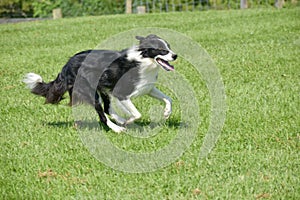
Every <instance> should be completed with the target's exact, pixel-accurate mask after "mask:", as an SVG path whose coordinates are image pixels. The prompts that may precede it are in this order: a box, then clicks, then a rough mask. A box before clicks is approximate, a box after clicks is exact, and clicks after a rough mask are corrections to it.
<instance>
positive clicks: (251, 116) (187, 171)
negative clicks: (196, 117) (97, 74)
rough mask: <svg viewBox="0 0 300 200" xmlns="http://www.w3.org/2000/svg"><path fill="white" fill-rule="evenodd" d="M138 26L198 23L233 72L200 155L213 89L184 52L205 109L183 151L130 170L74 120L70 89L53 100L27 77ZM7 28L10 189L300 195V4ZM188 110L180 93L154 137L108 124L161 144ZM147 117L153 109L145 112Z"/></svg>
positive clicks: (31, 195) (117, 194) (53, 194)
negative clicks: (31, 87)
mask: <svg viewBox="0 0 300 200" xmlns="http://www.w3.org/2000/svg"><path fill="white" fill-rule="evenodd" d="M139 27H161V28H168V29H172V30H175V31H178V32H181V33H183V34H185V35H187V36H188V37H190V38H192V39H193V40H194V41H196V42H198V43H199V44H200V45H201V46H202V47H203V48H204V49H206V51H207V52H208V53H209V55H210V56H211V57H212V59H213V60H214V62H215V63H216V66H217V67H218V69H219V71H220V73H221V75H222V78H223V81H224V85H225V91H226V101H227V108H228V109H227V114H226V122H225V125H224V127H223V130H222V133H221V136H220V138H219V140H218V142H217V144H216V146H215V148H214V150H213V151H212V153H211V154H210V155H209V156H208V157H207V159H205V160H204V161H203V162H202V163H201V165H200V166H198V165H197V158H198V154H199V149H200V147H201V144H202V142H203V137H204V135H205V133H206V131H207V129H208V126H209V117H210V105H211V100H210V98H209V92H208V90H207V88H206V87H205V83H204V81H199V82H198V79H199V77H198V76H193V74H194V73H193V72H192V71H189V70H186V68H185V63H184V61H180V59H179V60H178V61H176V70H177V71H178V72H179V73H181V74H183V75H184V76H185V77H186V79H187V80H188V81H189V82H190V83H191V85H192V87H193V89H194V90H195V91H196V92H195V93H196V96H197V99H198V101H199V111H200V114H201V118H202V119H203V121H202V123H201V124H200V126H199V128H198V132H197V138H196V139H195V140H194V142H193V143H192V144H191V146H190V147H189V148H188V149H187V150H186V151H185V153H184V154H183V156H181V157H180V158H178V159H177V160H176V162H174V163H173V164H170V165H169V166H167V167H164V168H162V169H158V170H157V171H155V172H150V173H139V174H134V173H126V172H120V171H116V170H113V169H111V168H110V167H107V166H105V165H104V164H102V163H100V162H98V161H97V160H96V159H95V158H94V157H93V156H92V155H91V154H90V152H89V151H88V150H87V148H86V147H85V146H84V145H83V143H82V141H81V139H80V137H79V134H78V131H77V130H76V129H75V128H74V127H73V120H74V119H73V115H72V109H71V108H70V107H67V106H66V104H67V101H66V100H64V101H62V103H61V104H60V105H58V106H53V105H44V100H43V99H42V98H39V97H36V96H33V95H32V94H30V92H29V91H28V90H27V89H26V88H25V86H24V85H23V83H22V78H23V76H24V74H25V73H28V72H36V73H38V74H40V75H42V76H43V78H44V80H46V81H49V80H52V79H54V78H55V76H56V75H57V73H58V72H59V71H60V69H61V67H62V66H63V65H64V64H65V62H66V61H67V59H68V58H69V57H70V56H72V55H73V54H75V53H76V52H79V51H82V50H85V49H90V48H94V47H96V46H97V45H98V44H99V43H100V42H101V41H103V40H104V39H106V38H109V37H110V36H111V35H114V34H117V33H120V32H122V31H126V30H131V29H133V28H139ZM0 35H1V37H0V46H1V48H0V88H1V89H0V96H1V101H0V113H1V115H0V123H1V124H0V132H1V141H0V142H1V143H0V145H1V164H0V167H1V170H0V195H1V199H48V198H49V199H300V181H299V180H300V176H299V174H300V160H299V150H300V145H299V142H300V141H299V140H300V124H299V110H300V102H299V92H300V87H299V80H300V66H299V64H300V56H299V55H300V9H299V8H294V9H282V10H275V9H266V10H265V9H262V10H254V9H253V10H245V11H207V12H193V13H190V12H188V13H187V12H183V13H168V14H151V15H119V16H101V17H83V18H75V19H61V20H55V21H54V20H49V21H41V22H29V23H17V24H4V25H0ZM200 78H201V77H200ZM178 84H180V81H179V82H178ZM149 101H150V103H149ZM136 103H137V106H138V107H139V108H140V109H141V112H142V113H147V109H148V106H149V104H155V101H153V102H152V100H148V99H146V98H144V97H143V98H141V99H140V100H136ZM157 105H159V104H158V103H157ZM179 117H180V110H179V108H178V106H176V99H175V101H174V115H172V117H171V122H166V123H167V124H168V123H169V126H166V127H165V131H163V133H164V134H159V135H158V136H155V137H152V138H149V140H150V142H149V141H148V142H143V141H144V140H143V141H141V140H137V139H136V138H133V137H131V136H130V135H126V134H115V133H113V132H111V131H107V132H106V133H105V134H106V135H107V137H108V138H110V139H111V140H112V141H113V142H114V143H115V145H116V146H120V148H123V149H126V150H131V151H148V150H155V149H156V148H161V147H163V146H164V145H166V144H167V143H168V141H169V140H170V139H172V138H173V137H174V136H173V135H172V132H173V131H176V129H177V128H178V127H176V125H174V124H173V125H174V126H172V122H174V123H176V122H178V118H179ZM148 121H149V116H147V114H145V116H144V118H143V119H142V121H141V122H140V123H141V124H147V122H148ZM170 124H171V125H170Z"/></svg>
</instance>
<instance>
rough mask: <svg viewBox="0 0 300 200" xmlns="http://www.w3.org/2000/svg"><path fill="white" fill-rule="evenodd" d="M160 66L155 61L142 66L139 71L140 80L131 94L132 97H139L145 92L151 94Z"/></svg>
mask: <svg viewBox="0 0 300 200" xmlns="http://www.w3.org/2000/svg"><path fill="white" fill-rule="evenodd" d="M158 70H159V67H158V66H157V65H156V64H155V63H151V65H148V66H142V67H141V69H140V71H139V76H140V77H139V82H137V84H136V86H135V88H136V89H135V91H134V92H133V93H132V94H131V95H130V96H131V97H137V96H141V95H145V94H149V93H150V91H151V90H152V89H153V87H154V84H155V82H156V80H157V76H158Z"/></svg>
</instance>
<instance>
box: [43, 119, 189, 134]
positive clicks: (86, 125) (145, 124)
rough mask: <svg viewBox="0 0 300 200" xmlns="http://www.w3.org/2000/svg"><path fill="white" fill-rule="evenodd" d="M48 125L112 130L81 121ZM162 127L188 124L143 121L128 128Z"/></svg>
mask: <svg viewBox="0 0 300 200" xmlns="http://www.w3.org/2000/svg"><path fill="white" fill-rule="evenodd" d="M47 125H48V126H52V127H57V128H70V127H73V128H75V129H77V130H79V129H85V130H86V129H90V130H95V129H99V128H101V129H102V130H105V131H107V132H108V131H111V129H110V128H108V127H107V126H104V125H102V124H101V123H100V122H98V121H80V122H76V123H75V122H74V121H54V122H48V123H47ZM161 126H164V127H168V128H173V129H177V128H180V127H183V126H186V124H185V123H184V122H181V121H180V120H176V119H169V120H167V121H165V122H150V121H147V120H143V121H136V122H135V123H134V124H131V125H128V126H127V128H128V129H140V130H142V129H143V128H150V129H155V128H158V127H161Z"/></svg>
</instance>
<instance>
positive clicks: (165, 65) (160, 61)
mask: <svg viewBox="0 0 300 200" xmlns="http://www.w3.org/2000/svg"><path fill="white" fill-rule="evenodd" d="M155 60H156V62H157V63H158V64H159V65H160V66H162V68H164V69H165V70H166V71H173V70H174V66H172V65H170V63H169V62H168V61H166V60H163V59H161V58H156V59H155Z"/></svg>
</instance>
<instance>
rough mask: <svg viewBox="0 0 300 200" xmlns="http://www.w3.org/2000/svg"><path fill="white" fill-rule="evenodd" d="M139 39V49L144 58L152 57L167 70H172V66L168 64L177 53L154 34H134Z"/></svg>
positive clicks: (174, 58)
mask: <svg viewBox="0 0 300 200" xmlns="http://www.w3.org/2000/svg"><path fill="white" fill-rule="evenodd" d="M136 39H138V40H139V41H140V44H139V51H141V52H142V53H141V55H142V56H143V57H144V58H152V59H153V60H154V61H155V62H156V63H157V64H158V65H160V66H161V67H162V68H163V69H165V70H167V71H173V70H174V66H172V65H170V63H169V62H170V61H174V60H176V58H177V55H176V54H175V53H174V52H173V51H172V50H171V49H170V45H169V44H168V43H167V42H166V41H165V40H163V39H161V38H160V37H158V36H156V35H153V34H151V35H148V36H147V37H141V36H136Z"/></svg>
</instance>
